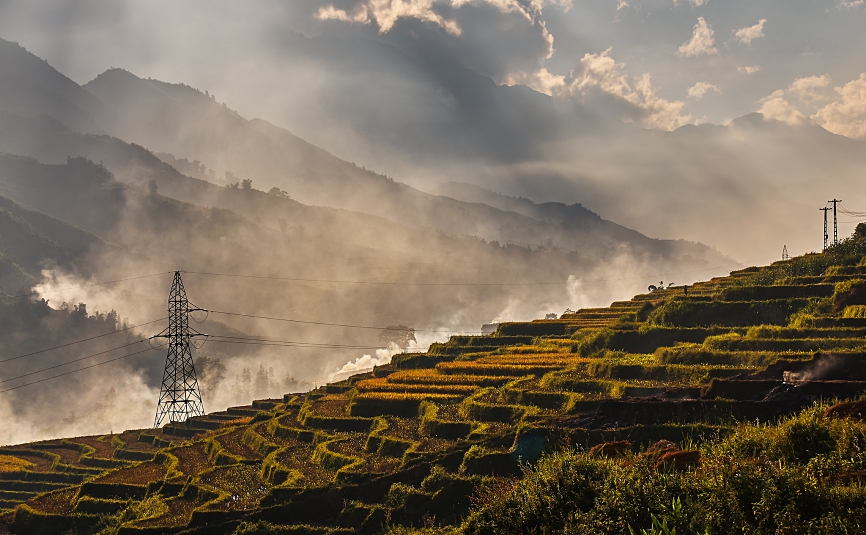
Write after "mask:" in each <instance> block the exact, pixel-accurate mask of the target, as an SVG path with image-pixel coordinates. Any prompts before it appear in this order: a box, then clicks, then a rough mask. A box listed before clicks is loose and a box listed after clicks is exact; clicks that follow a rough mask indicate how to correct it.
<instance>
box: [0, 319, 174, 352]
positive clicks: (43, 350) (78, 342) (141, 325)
mask: <svg viewBox="0 0 866 535" xmlns="http://www.w3.org/2000/svg"><path fill="white" fill-rule="evenodd" d="M165 319H167V318H159V319H158V320H153V321H149V322H147V323H142V324H140V325H131V326H129V327H126V328H124V329H119V330H116V331H113V332H110V333H105V334H100V335H98V336H91V337H90V338H84V339H83V340H77V341H75V342H69V343H68V344H63V345H59V346H54V347H49V348H48V349H40V350H39V351H34V352H32V353H26V354H24V355H18V356H17V357H12V358H8V359H4V360H0V363H3V362H9V361H10V360H17V359H23V358H24V357H29V356H32V355H38V354H39V353H45V352H48V351H54V350H55V349H60V348H63V347H69V346H72V345H75V344H80V343H82V342H89V341H90V340H96V339H97V338H102V337H104V336H111V335H112V334H117V333H122V332H124V331H128V330H130V329H135V328H138V327H144V326H145V325H150V324H151V323H156V322H159V321H162V320H165Z"/></svg>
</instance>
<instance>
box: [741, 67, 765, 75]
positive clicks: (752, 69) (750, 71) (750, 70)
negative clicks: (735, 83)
mask: <svg viewBox="0 0 866 535" xmlns="http://www.w3.org/2000/svg"><path fill="white" fill-rule="evenodd" d="M760 70H761V66H760V65H745V66H743V67H737V72H738V73H740V74H754V73H756V72H758V71H760Z"/></svg>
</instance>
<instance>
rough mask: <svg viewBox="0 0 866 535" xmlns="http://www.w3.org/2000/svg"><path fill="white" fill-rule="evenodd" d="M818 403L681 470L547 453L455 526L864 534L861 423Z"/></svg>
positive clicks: (865, 428)
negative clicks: (832, 414)
mask: <svg viewBox="0 0 866 535" xmlns="http://www.w3.org/2000/svg"><path fill="white" fill-rule="evenodd" d="M826 408H827V407H826V406H816V407H813V408H811V409H808V410H806V411H804V412H803V413H801V414H799V415H797V416H795V417H792V418H790V419H787V420H784V421H782V422H781V423H779V424H778V425H754V424H744V425H741V426H740V428H739V429H738V430H737V432H736V433H734V434H732V435H731V436H729V437H728V438H725V439H720V440H714V441H710V442H707V443H704V444H702V445H701V446H699V448H698V449H699V451H700V459H701V460H700V463H699V464H698V466H697V467H694V468H690V469H689V470H684V471H675V470H673V469H665V468H664V467H659V468H657V459H655V458H654V457H653V456H652V455H646V454H638V455H633V454H626V455H624V456H620V457H611V458H607V457H599V456H593V455H590V454H589V453H586V452H580V451H574V450H568V451H562V452H558V453H554V454H551V455H549V456H547V457H545V458H543V459H542V460H541V461H540V462H539V463H538V464H537V465H536V466H534V467H528V466H527V467H525V468H524V472H525V473H524V477H523V479H521V480H514V481H510V482H508V483H505V484H503V483H502V482H500V483H498V484H496V485H492V486H490V487H489V488H487V490H486V491H485V492H484V493H482V495H481V497H480V498H479V502H478V504H477V507H476V508H474V511H473V512H472V514H471V515H470V517H469V518H468V519H467V521H466V522H465V523H464V525H463V531H464V532H465V533H466V534H471V535H487V534H491V535H492V534H498V533H525V534H535V533H538V534H554V533H561V534H587V535H589V534H627V533H630V531H631V530H634V532H635V533H641V530H647V531H646V532H647V533H663V531H661V530H660V529H659V528H660V526H661V525H662V524H664V525H665V526H666V528H667V529H668V530H669V532H670V533H674V532H675V533H677V534H679V535H687V534H700V535H703V534H704V533H707V534H714V535H715V534H734V533H736V534H744V533H745V534H771V533H772V534H800V533H803V534H811V533H814V534H822V535H823V534H831V533H833V534H860V533H866V487H864V486H863V485H862V484H861V478H862V480H864V481H866V425H864V424H863V423H861V422H856V421H852V420H849V419H830V418H825V417H823V412H824V410H825V409H826ZM653 526H656V527H655V529H654V531H653ZM674 530H675V531H674Z"/></svg>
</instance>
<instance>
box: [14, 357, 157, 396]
mask: <svg viewBox="0 0 866 535" xmlns="http://www.w3.org/2000/svg"><path fill="white" fill-rule="evenodd" d="M147 351H153V348H150V347H148V348H147V349H142V350H141V351H136V352H135V353H130V354H128V355H123V356H122V357H117V358H113V359H110V360H106V361H103V362H97V363H96V364H91V365H90V366H85V367H83V368H78V369H77V370H72V371H69V372H64V373H59V374H57V375H52V376H51V377H46V378H44V379H39V380H38V381H33V382H30V383H25V384H23V385H18V386H13V387H12V388H7V389H6V390H0V394H2V393H3V392H9V391H12V390H18V389H19V388H24V387H25V386H30V385H35V384H37V383H44V382H45V381H50V380H51V379H57V378H58V377H63V376H65V375H71V374H73V373H78V372H80V371H84V370H88V369H90V368H95V367H97V366H102V365H103V364H109V363H111V362H115V361H118V360H123V359H126V358H129V357H134V356H135V355H140V354H142V353H145V352H147Z"/></svg>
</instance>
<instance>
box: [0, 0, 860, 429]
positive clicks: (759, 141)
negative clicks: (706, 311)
mask: <svg viewBox="0 0 866 535" xmlns="http://www.w3.org/2000/svg"><path fill="white" fill-rule="evenodd" d="M740 3H741V2H735V4H737V5H739V4H740ZM824 3H825V4H827V5H826V6H824V7H823V8H821V9H818V8H816V7H814V6H810V7H809V8H808V9H806V8H804V10H805V11H806V12H809V13H812V11H810V10H817V11H816V13H817V12H820V13H823V14H822V15H821V16H820V17H818V16H817V15H816V17H818V19H817V20H818V22H817V24H820V25H822V27H830V26H832V25H833V24H836V25H841V26H842V27H844V28H847V27H848V25H856V24H861V25H862V23H863V22H866V8H864V7H863V5H862V4H863V2H841V3H839V2H837V3H835V4H833V3H832V2H829V1H828V2H824ZM50 4H51V3H50V2H42V1H37V2H32V3H26V4H25V3H22V2H11V1H10V2H4V1H0V322H2V323H0V361H2V362H4V368H3V369H2V370H3V371H2V372H0V411H3V413H4V414H5V415H7V416H5V418H7V420H6V421H5V422H6V425H4V426H2V429H0V444H13V443H19V442H24V441H29V440H36V439H44V438H52V437H59V436H69V435H75V434H78V435H83V434H95V433H108V432H109V431H111V430H121V429H128V428H143V427H148V426H150V425H152V421H153V412H154V408H155V403H156V399H157V397H158V392H159V385H160V380H161V379H162V372H163V367H164V364H165V349H164V347H163V346H160V345H159V343H158V341H154V340H147V339H148V338H149V337H151V336H153V335H155V334H157V333H159V332H160V331H162V330H163V329H164V328H165V325H166V324H167V323H166V320H165V317H166V315H167V314H166V300H167V298H168V291H169V287H170V284H171V280H172V275H173V273H174V272H175V271H180V272H182V273H181V274H182V276H183V281H184V284H185V287H186V291H187V294H188V296H189V299H190V301H191V302H192V303H194V304H195V305H197V306H198V307H200V308H202V309H206V310H207V311H208V312H203V311H202V312H196V313H195V314H194V315H193V319H194V320H195V321H201V322H202V323H200V324H199V323H196V324H194V325H193V326H194V327H195V328H196V329H198V330H199V331H200V332H202V333H207V334H209V335H212V339H210V340H208V341H207V342H205V343H204V345H202V346H201V348H199V349H196V350H195V353H194V354H195V356H196V359H197V360H196V362H197V369H198V371H199V374H200V377H199V380H200V383H201V386H202V391H203V396H204V402H205V407H206V410H207V411H208V412H212V411H216V410H222V409H225V408H226V407H229V406H232V405H238V404H247V403H249V402H250V401H251V400H252V399H253V398H264V397H277V396H281V395H282V394H284V393H286V392H292V391H298V392H300V391H306V390H308V389H310V388H312V387H314V386H316V385H321V384H323V383H325V382H328V381H333V380H335V379H341V378H344V377H346V376H347V375H349V374H351V373H354V372H357V371H364V370H369V369H372V367H373V366H374V365H379V364H386V363H388V362H389V361H390V358H391V357H392V356H393V355H394V354H397V353H400V352H403V351H413V350H414V351H422V350H425V349H426V348H427V347H428V346H429V344H430V343H432V342H436V341H440V342H441V341H445V340H447V339H448V338H449V336H451V335H453V334H460V333H465V334H470V333H476V334H477V333H480V332H481V328H482V325H485V324H491V323H499V322H508V321H527V320H532V319H536V318H543V317H545V315H548V314H555V315H557V316H558V315H561V314H562V313H563V312H564V311H566V310H567V309H570V310H578V309H580V308H589V307H600V306H607V305H609V304H610V303H611V302H613V301H617V300H625V299H629V298H631V297H632V296H633V295H634V294H636V293H639V292H644V291H646V289H647V286H648V285H649V284H658V283H659V281H663V284H664V285H668V284H671V283H673V284H675V285H678V286H679V285H684V284H690V283H693V282H695V281H700V280H708V279H710V278H711V277H714V276H719V275H725V274H727V273H729V272H730V271H732V270H734V269H737V268H740V267H743V266H746V265H753V264H759V263H768V262H771V261H773V260H777V259H778V258H780V255H781V252H782V247H783V245H784V246H786V247H787V250H788V251H789V252H790V254H791V255H795V254H802V253H804V252H808V251H817V250H820V249H821V246H822V243H821V238H822V236H821V230H822V229H821V224H822V223H821V217H822V215H821V213H820V212H819V211H818V209H819V208H821V207H823V206H824V205H825V202H826V201H827V200H828V199H835V198H837V197H839V198H842V199H843V200H844V203H845V209H846V210H847V211H848V212H852V213H856V212H857V211H858V210H859V211H861V212H862V211H866V210H863V208H864V207H866V195H864V193H863V191H862V187H858V186H859V185H860V184H862V178H863V176H864V173H866V145H864V143H866V111H864V110H866V96H864V95H866V73H864V74H861V72H863V71H866V66H863V65H862V62H860V63H858V61H860V60H856V59H852V58H851V57H850V56H852V54H849V53H848V52H845V53H838V64H837V65H836V66H833V67H832V68H831V67H827V68H826V69H824V65H825V64H824V63H822V62H820V61H817V60H815V59H814V58H813V57H812V56H811V55H810V54H812V55H821V56H822V57H824V58H825V59H826V57H828V56H829V55H832V54H834V53H837V52H838V51H839V47H840V46H841V45H839V44H838V43H836V42H835V41H832V40H831V41H823V40H815V41H810V42H809V44H808V47H807V48H809V49H808V50H800V49H798V51H796V52H791V53H790V57H788V56H786V55H785V54H787V53H786V52H784V51H782V50H781V48H784V46H785V44H786V43H787V40H786V38H782V37H778V35H779V34H778V33H776V32H777V29H776V27H775V24H776V20H780V24H781V20H782V16H781V13H782V12H783V11H784V10H783V8H782V7H780V6H781V3H779V2H761V3H760V4H761V6H762V7H761V9H763V11H761V9H758V7H754V6H751V7H749V8H748V10H746V14H747V15H748V20H746V19H745V18H744V19H743V20H742V21H740V20H739V19H737V20H734V17H733V16H731V15H728V14H723V13H722V12H721V11H720V10H721V9H722V7H723V6H721V3H720V2H718V1H717V0H711V1H710V2H709V3H707V2H706V0H701V1H696V0H690V1H686V0H681V1H680V2H667V3H665V4H664V5H662V3H661V2H660V1H659V2H655V1H653V2H638V1H637V0H635V1H632V2H625V1H623V0H620V6H619V7H617V5H616V2H608V3H607V4H605V5H602V2H600V1H598V2H588V3H585V4H581V5H577V4H576V3H573V2H570V1H568V0H556V1H540V2H521V1H514V2H499V1H493V0H490V1H479V2H461V1H447V2H446V1H442V2H436V1H416V2H408V3H406V4H407V5H408V4H411V5H412V6H415V8H417V9H415V10H407V11H405V12H400V11H399V10H397V8H393V10H392V11H388V9H385V8H381V9H380V7H381V6H380V4H382V3H377V2H366V1H345V2H335V3H330V2H319V1H313V0H304V1H302V2H295V3H291V4H292V5H284V4H281V3H278V2H265V3H263V4H262V5H261V6H258V7H257V8H255V9H253V8H247V9H245V8H242V7H239V6H238V5H235V4H232V3H230V2H212V3H208V4H202V3H196V2H192V3H190V5H192V4H195V5H196V7H195V8H192V7H189V6H179V5H173V4H172V5H169V3H164V2H154V3H152V5H149V6H147V7H145V6H143V5H137V4H135V3H130V2H116V3H112V2H104V1H97V2H91V3H82V5H81V6H79V11H77V12H75V16H72V17H71V18H69V22H68V24H67V21H66V19H65V18H64V17H65V16H66V15H69V14H70V12H67V10H66V9H61V10H60V11H61V12H64V13H65V14H66V15H63V14H51V13H50V11H51V9H50V8H51V6H50ZM85 4H87V5H85ZM385 4H387V3H385ZM392 4H395V3H392ZM608 4H609V5H608ZM716 4H719V5H718V6H717V5H716ZM831 4H832V5H831ZM382 5H384V4H382ZM395 5H396V4H395ZM376 6H380V7H376ZM740 7H742V6H740ZM70 9H71V8H70ZM407 9H408V8H407ZM736 9H738V8H735V7H732V8H731V10H736ZM744 9H745V8H744ZM759 11H760V13H759ZM668 15H669V16H670V21H668V22H665V23H659V22H658V20H659V18H661V17H665V16H668ZM775 15H779V19H774V18H773V17H774V16H775ZM745 16H746V15H745V14H744V15H743V17H745ZM58 17H60V18H58ZM196 17H197V18H196ZM233 17H234V18H235V20H234V23H232V24H229V23H228V22H226V21H227V20H228V19H231V18H233ZM714 17H715V18H714ZM268 18H270V19H272V22H271V23H266V22H265V19H268ZM61 19H62V22H61ZM752 19H754V20H752ZM763 19H766V20H768V21H769V22H767V23H766V28H765V26H764V23H758V21H759V20H763ZM217 20H218V21H221V22H219V23H216V22H215V21H217ZM708 20H709V21H711V22H712V23H713V24H716V28H717V30H716V34H715V35H716V37H715V38H714V37H713V35H714V34H713V31H712V29H711V30H710V31H709V33H707V32H706V31H705V29H702V28H703V27H702V26H701V24H705V25H706V24H707V21H708ZM784 20H785V22H784V24H787V25H789V27H790V28H800V24H801V21H800V20H799V19H797V20H788V19H787V18H785V19H784ZM276 21H282V22H281V23H279V22H276ZM589 21H603V24H604V25H611V26H616V27H618V28H619V27H625V28H629V29H632V30H634V29H636V28H642V29H643V30H642V31H644V32H645V34H644V37H645V39H646V42H645V43H644V44H643V45H641V44H640V43H636V42H635V41H634V40H636V39H637V37H628V38H625V37H623V34H624V33H627V32H624V31H622V30H602V29H598V30H597V31H596V32H595V33H592V32H589V30H588V29H587V25H589V24H590V22H589ZM672 21H676V24H677V25H678V26H682V28H679V29H678V30H677V32H678V33H676V37H675V38H674V37H671V39H673V41H677V42H676V44H675V45H674V44H671V43H673V41H671V43H667V44H664V43H662V41H661V36H663V35H664V34H665V32H672V31H673V30H671V25H673V24H675V22H672ZM700 21H703V23H702V22H700ZM755 23H758V26H760V28H758V27H757V26H752V25H753V24H755ZM599 24H602V23H601V22H599ZM656 24H660V26H656ZM617 25H618V26H617ZM145 26H147V27H148V28H149V30H148V31H144V30H143V28H144V27H145ZM728 26H730V28H728ZM97 27H98V28H102V30H100V31H94V28H97ZM605 27H607V26H605ZM124 28H125V29H126V31H125V30H124ZM683 28H684V30H683ZM722 28H724V31H723V30H722ZM749 28H751V30H750V31H747V32H745V33H738V32H739V30H748V29H749ZM61 29H62V31H61ZM151 29H152V30H153V31H152V32H151ZM683 31H684V32H685V33H684V34H683V35H682V36H681V35H680V33H682V32H683ZM118 32H119V33H118ZM160 32H163V33H164V34H165V35H164V38H163V39H162V40H160V38H158V37H156V36H157V35H158V34H160ZM186 32H189V35H183V34H185V33H186ZM497 32H501V33H502V35H498V33H497ZM121 34H123V35H121ZM707 35H708V36H709V37H707ZM554 36H555V38H554ZM197 37H200V42H198V43H196V38H197ZM560 37H561V39H560ZM857 39H858V41H857V42H858V43H860V44H862V43H861V42H862V40H863V37H862V36H859V34H858V37H857ZM614 41H615V42H614ZM747 41H748V42H747ZM752 41H754V44H752ZM768 42H772V43H774V44H773V45H772V46H771V47H770V46H766V47H765V44H766V43H768ZM660 43H661V44H660ZM172 47H174V48H172ZM233 47H234V48H233ZM610 47H613V49H611V48H610ZM701 47H703V48H701ZM738 47H739V48H738ZM762 47H764V48H762ZM852 48H856V47H852ZM861 49H862V47H861ZM664 54H667V55H668V56H670V58H673V59H664V57H667V56H664ZM736 54H742V55H743V57H740V58H736V59H734V58H733V57H732V56H735V55H736ZM798 55H799V57H801V60H797V57H798ZM563 56H565V57H563ZM802 58H805V59H802ZM699 60H702V61H703V60H705V62H706V64H703V66H701V65H698V62H699ZM569 62H570V63H569ZM624 62H627V63H628V64H629V65H631V67H629V66H627V65H626V63H624ZM758 63H760V64H761V68H759V69H758V68H757V67H755V66H756V65H758ZM752 67H755V68H756V69H757V70H755V71H753V72H750V73H747V72H746V71H745V70H748V69H750V68H752ZM739 68H743V69H745V70H744V71H740V70H739ZM653 69H655V70H657V72H658V75H656V74H655V72H654V73H653V76H654V77H653V78H652V79H650V77H649V74H647V75H646V76H643V75H642V73H641V71H643V70H646V71H647V72H648V71H650V70H653ZM702 69H703V70H702ZM822 69H824V70H822ZM830 70H832V73H831V72H830ZM735 74H736V76H735ZM696 77H697V78H696ZM742 77H751V78H750V80H752V81H743V80H742V79H741V78H742ZM692 78H694V79H692ZM698 78H700V80H698ZM711 82H712V83H711ZM700 83H704V84H705V85H700ZM674 86H676V87H680V88H681V91H680V90H678V91H680V93H682V94H681V95H680V94H679V93H675V92H674V91H673V89H671V88H672V87H674ZM687 90H688V92H687V93H686V91H687ZM687 94H688V95H689V96H686V95H687ZM743 94H747V95H748V96H743ZM729 95H730V97H729ZM735 95H736V96H735ZM723 97H724V99H723ZM713 99H716V100H717V101H721V100H724V102H717V104H715V105H712V104H711V103H710V102H709V101H712V100H713ZM858 221H859V220H858V218H857V217H855V216H853V215H852V216H842V217H841V218H840V225H839V234H840V235H844V236H847V235H850V234H851V232H852V230H853V228H854V225H856V223H857V222H858ZM393 326H407V327H410V328H412V329H414V340H411V341H407V340H404V341H403V342H401V343H400V344H395V343H392V342H393V341H391V340H390V339H389V337H388V330H387V329H386V327H393ZM115 330H122V332H119V333H117V334H116V335H112V336H103V335H104V334H106V333H108V332H114V331H115ZM92 337H95V338H93V340H91V341H88V342H86V343H84V344H81V345H78V344H73V342H76V341H79V340H83V339H88V340H89V339H90V338H92ZM217 337H221V339H217ZM243 340H247V341H248V342H249V341H255V343H243V342H242V341H243ZM275 341H279V343H278V344H276V345H274V342H275ZM67 344H71V345H67ZM126 344H128V345H126ZM267 344H271V345H267ZM45 348H56V349H51V350H50V351H44V352H43V350H44V349H45ZM133 352H140V353H136V354H135V355H132V356H130V357H129V358H123V359H118V360H117V361H116V362H112V363H111V364H106V365H104V366H102V365H100V366H94V367H93V368H85V366H88V365H91V364H96V363H98V362H101V361H107V360H108V359H110V358H116V357H119V356H121V355H125V354H132V353H133ZM7 361H8V362H7ZM70 361H72V363H71V364H70ZM76 369H82V371H80V372H75V373H70V374H69V375H65V376H62V377H58V378H57V379H50V380H49V378H50V377H53V376H55V375H58V374H63V373H65V372H72V371H73V370H76ZM34 370H37V371H34ZM38 370H42V371H38ZM43 379H44V380H45V381H44V382H41V383H39V382H35V381H41V380H43ZM28 383H34V384H32V385H29V386H25V384H28ZM121 407H123V408H122V409H121Z"/></svg>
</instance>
